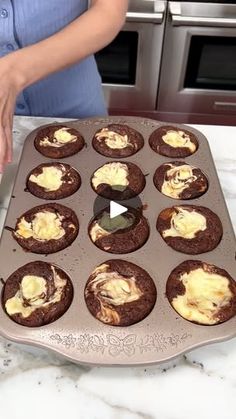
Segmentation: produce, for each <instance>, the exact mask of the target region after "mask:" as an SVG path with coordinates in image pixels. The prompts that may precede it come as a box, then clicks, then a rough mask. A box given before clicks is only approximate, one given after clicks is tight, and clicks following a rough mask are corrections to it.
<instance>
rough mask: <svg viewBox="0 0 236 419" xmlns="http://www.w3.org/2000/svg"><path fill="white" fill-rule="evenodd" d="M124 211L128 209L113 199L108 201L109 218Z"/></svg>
mask: <svg viewBox="0 0 236 419" xmlns="http://www.w3.org/2000/svg"><path fill="white" fill-rule="evenodd" d="M126 211H128V209H127V208H126V207H124V206H123V205H120V204H117V202H114V201H111V202H110V218H114V217H117V215H120V214H123V213H124V212H126Z"/></svg>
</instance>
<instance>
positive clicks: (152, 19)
mask: <svg viewBox="0 0 236 419" xmlns="http://www.w3.org/2000/svg"><path fill="white" fill-rule="evenodd" d="M163 17H164V13H162V12H161V13H138V12H127V13H126V22H143V23H162V22H163Z"/></svg>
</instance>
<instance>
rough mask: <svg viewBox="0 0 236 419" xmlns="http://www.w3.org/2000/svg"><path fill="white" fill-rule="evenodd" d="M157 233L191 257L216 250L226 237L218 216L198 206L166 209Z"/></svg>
mask: <svg viewBox="0 0 236 419" xmlns="http://www.w3.org/2000/svg"><path fill="white" fill-rule="evenodd" d="M157 230H158V231H159V233H160V235H161V236H162V238H163V239H164V240H165V242H166V243H167V244H168V246H170V247H172V248H173V249H175V250H177V251H178V252H182V253H187V254H190V255H197V254H198V253H205V252H210V251H211V250H213V249H215V247H216V246H217V245H218V244H219V242H220V240H221V237H222V234H223V228H222V224H221V221H220V219H219V217H218V215H216V214H215V213H214V212H213V211H211V210H210V209H209V208H206V207H200V206H197V205H178V206H174V207H171V208H165V209H164V210H163V211H161V213H160V214H159V216H158V219H157Z"/></svg>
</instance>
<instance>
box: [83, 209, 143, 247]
mask: <svg viewBox="0 0 236 419" xmlns="http://www.w3.org/2000/svg"><path fill="white" fill-rule="evenodd" d="M88 233H89V237H90V239H91V240H92V242H93V243H94V244H95V245H96V246H97V247H99V249H101V250H104V251H105V252H109V253H117V254H122V253H130V252H133V251H134V250H137V249H139V248H140V247H142V246H143V245H144V243H145V242H146V241H147V239H148V236H149V225H148V222H147V220H146V218H145V217H144V216H143V215H142V212H141V211H139V210H137V209H134V208H128V211H127V212H125V213H124V214H121V215H118V216H117V217H114V218H110V209H109V208H105V209H104V210H102V211H101V212H100V213H99V214H97V215H96V216H95V217H94V218H93V219H92V221H91V222H90V223H89V228H88Z"/></svg>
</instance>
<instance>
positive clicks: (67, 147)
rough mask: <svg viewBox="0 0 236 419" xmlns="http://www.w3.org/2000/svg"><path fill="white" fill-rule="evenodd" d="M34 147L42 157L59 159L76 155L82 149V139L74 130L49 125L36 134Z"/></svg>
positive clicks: (62, 126)
mask: <svg viewBox="0 0 236 419" xmlns="http://www.w3.org/2000/svg"><path fill="white" fill-rule="evenodd" d="M34 145H35V148H36V150H37V151H39V152H40V153H41V154H43V156H45V157H50V158H55V159H61V158H64V157H69V156H72V155H73V154H75V153H78V152H79V151H80V150H81V149H82V148H83V147H84V138H83V137H82V135H81V134H80V133H79V131H77V130H76V129H75V128H70V127H67V126H64V125H49V126H47V127H45V128H42V129H41V130H39V131H38V132H37V134H36V137H35V140H34Z"/></svg>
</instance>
